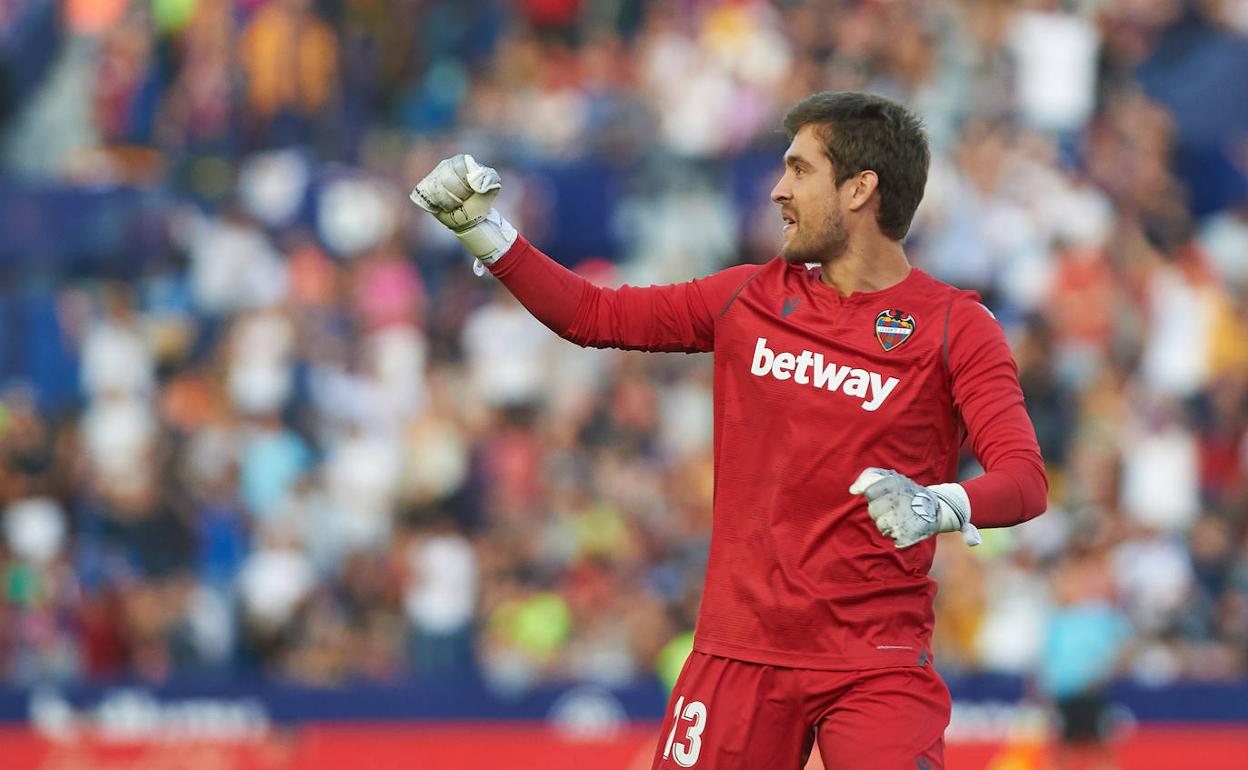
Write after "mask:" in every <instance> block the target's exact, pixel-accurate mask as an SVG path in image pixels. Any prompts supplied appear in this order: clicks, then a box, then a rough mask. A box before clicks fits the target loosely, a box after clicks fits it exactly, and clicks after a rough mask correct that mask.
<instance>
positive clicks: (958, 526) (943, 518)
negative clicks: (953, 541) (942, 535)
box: [928, 484, 983, 546]
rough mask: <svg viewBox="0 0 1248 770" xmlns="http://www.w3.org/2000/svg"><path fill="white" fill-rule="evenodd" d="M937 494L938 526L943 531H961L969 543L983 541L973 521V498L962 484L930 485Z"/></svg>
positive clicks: (974, 543) (971, 544)
mask: <svg viewBox="0 0 1248 770" xmlns="http://www.w3.org/2000/svg"><path fill="white" fill-rule="evenodd" d="M928 489H930V490H931V491H932V494H934V495H936V500H937V502H938V503H939V506H938V507H939V509H940V510H939V513H938V518H937V521H936V527H937V529H938V530H939V531H941V532H961V533H962V540H963V542H965V543H966V544H967V545H970V546H976V545H979V544H980V543H982V542H983V538H981V537H980V536H979V530H978V529H976V528H975V525H974V524H972V523H971V499H970V498H969V497H968V496H967V494H966V490H965V489H963V488H962V485H961V484H935V485H933V486H930V487H928Z"/></svg>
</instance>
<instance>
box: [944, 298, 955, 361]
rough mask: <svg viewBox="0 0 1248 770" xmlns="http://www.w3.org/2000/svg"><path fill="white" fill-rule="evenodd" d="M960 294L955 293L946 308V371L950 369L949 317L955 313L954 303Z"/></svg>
mask: <svg viewBox="0 0 1248 770" xmlns="http://www.w3.org/2000/svg"><path fill="white" fill-rule="evenodd" d="M957 298H958V295H956V294H955V295H953V297H952V298H951V299H950V300H949V307H948V308H946V310H945V343H944V348H945V371H946V372H948V371H949V318H950V316H952V315H953V303H954V302H955V301H956V300H957Z"/></svg>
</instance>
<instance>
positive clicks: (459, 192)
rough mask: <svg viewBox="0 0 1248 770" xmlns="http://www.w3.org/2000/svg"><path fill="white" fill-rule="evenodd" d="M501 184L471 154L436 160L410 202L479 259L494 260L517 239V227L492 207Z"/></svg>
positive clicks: (493, 172) (495, 176)
mask: <svg viewBox="0 0 1248 770" xmlns="http://www.w3.org/2000/svg"><path fill="white" fill-rule="evenodd" d="M502 187H503V181H502V179H501V178H500V177H499V176H498V172H497V171H495V170H494V169H492V168H490V167H489V166H482V165H481V164H480V163H477V162H476V161H475V160H473V158H472V156H471V155H456V156H454V157H452V158H447V159H446V160H444V161H442V162H441V163H439V164H438V165H437V166H435V167H434V169H433V171H431V172H429V175H428V176H426V177H425V178H424V179H422V180H420V184H418V185H416V187H415V189H413V190H412V195H411V198H412V202H413V203H415V204H416V205H417V206H420V207H421V208H422V209H424V210H425V211H428V212H429V213H430V214H433V215H434V216H435V217H437V219H438V221H439V222H441V223H442V224H444V225H446V226H447V227H449V228H450V229H451V232H453V233H455V236H456V237H457V238H459V240H460V242H462V243H463V244H464V246H465V247H467V249H468V251H470V252H472V255H473V256H474V257H476V258H477V259H478V260H479V262H478V264H477V271H478V273H480V272H482V269H481V268H480V263H481V262H493V261H494V260H496V259H498V258H499V257H501V256H502V255H503V254H504V253H506V251H507V250H508V249H510V248H511V245H512V244H513V243H515V242H516V228H514V227H512V226H511V223H510V222H508V221H507V220H506V219H503V216H502V215H501V214H499V213H498V211H497V210H496V209H495V208H494V198H495V197H497V196H498V191H499V190H501V189H502Z"/></svg>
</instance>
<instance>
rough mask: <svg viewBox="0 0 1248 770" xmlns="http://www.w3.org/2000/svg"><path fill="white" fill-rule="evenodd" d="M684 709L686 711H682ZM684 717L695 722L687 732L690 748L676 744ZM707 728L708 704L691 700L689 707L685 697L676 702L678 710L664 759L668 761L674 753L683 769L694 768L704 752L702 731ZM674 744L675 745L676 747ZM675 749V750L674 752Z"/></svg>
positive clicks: (674, 715) (673, 718)
mask: <svg viewBox="0 0 1248 770" xmlns="http://www.w3.org/2000/svg"><path fill="white" fill-rule="evenodd" d="M682 708H683V709H684V711H681V709H682ZM682 717H683V718H685V719H688V720H689V721H691V722H693V724H691V725H689V729H687V730H685V740H686V741H688V742H689V745H688V746H686V745H685V744H683V743H675V740H676V727H677V726H678V725H679V724H680V720H681V718H682ZM705 728H706V704H704V703H703V702H702V701H699V700H691V701H689V704H688V705H685V697H684V696H683V695H682V696H681V697H680V699H679V700H677V701H676V709H675V711H673V712H672V731H671V732H670V733H668V734H667V745H666V746H665V747H664V748H663V758H664V759H667V758H668V757H669V756H671V755H672V754H673V753H674V754H675V759H676V764H678V765H680V766H681V767H693V765H694V763H695V762H697V761H698V754H699V753H700V752H701V751H702V730H704V729H705ZM673 743H675V745H674V746H673ZM673 749H675V751H674V752H673Z"/></svg>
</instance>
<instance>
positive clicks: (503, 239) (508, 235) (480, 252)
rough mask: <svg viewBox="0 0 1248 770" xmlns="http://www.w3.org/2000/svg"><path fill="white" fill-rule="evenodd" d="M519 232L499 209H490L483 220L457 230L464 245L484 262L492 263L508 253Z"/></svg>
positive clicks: (457, 236) (456, 235)
mask: <svg viewBox="0 0 1248 770" xmlns="http://www.w3.org/2000/svg"><path fill="white" fill-rule="evenodd" d="M518 235H519V233H517V232H516V228H514V227H512V225H511V223H510V222H508V221H507V220H506V219H503V215H502V214H499V213H498V210H497V209H490V213H488V214H486V215H485V218H483V219H482V220H481V221H479V222H477V223H476V224H474V225H472V226H471V227H467V228H464V229H463V230H458V231H456V232H455V237H456V238H458V239H459V240H460V243H462V244H464V247H465V248H466V249H468V251H469V252H470V253H471V254H472V255H473V256H474V257H476V258H477V259H479V260H481V261H482V262H486V263H492V262H495V261H497V260H498V258H499V257H501V256H503V255H504V254H506V253H507V250H508V249H510V248H511V246H512V244H514V243H515V242H516V238H517V237H518Z"/></svg>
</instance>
